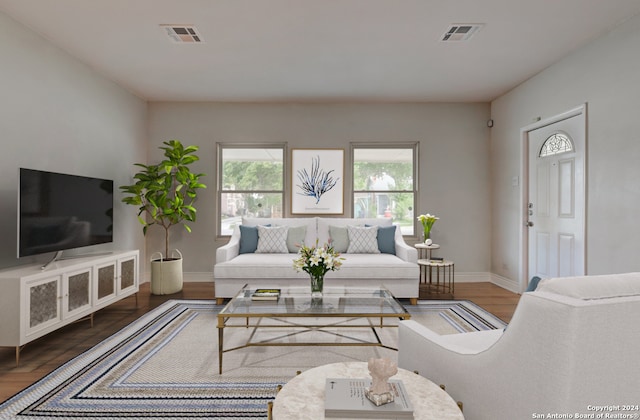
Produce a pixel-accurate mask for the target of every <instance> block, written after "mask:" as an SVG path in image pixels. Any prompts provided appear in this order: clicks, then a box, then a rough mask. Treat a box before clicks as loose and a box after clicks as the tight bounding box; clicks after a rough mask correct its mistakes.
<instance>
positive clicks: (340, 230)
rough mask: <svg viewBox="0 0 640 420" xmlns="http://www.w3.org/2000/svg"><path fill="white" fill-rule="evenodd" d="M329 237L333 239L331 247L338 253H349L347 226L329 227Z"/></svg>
mask: <svg viewBox="0 0 640 420" xmlns="http://www.w3.org/2000/svg"><path fill="white" fill-rule="evenodd" d="M329 237H330V238H331V246H333V250H334V251H336V252H347V249H348V248H349V234H348V233H347V227H346V226H331V225H329Z"/></svg>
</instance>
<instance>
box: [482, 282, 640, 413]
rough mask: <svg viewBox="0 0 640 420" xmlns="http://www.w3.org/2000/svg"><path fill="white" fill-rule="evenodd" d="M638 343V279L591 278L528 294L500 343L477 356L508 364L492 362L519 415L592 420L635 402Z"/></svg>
mask: <svg viewBox="0 0 640 420" xmlns="http://www.w3.org/2000/svg"><path fill="white" fill-rule="evenodd" d="M639 344H640V273H629V274H623V275H607V276H585V277H580V278H562V279H549V280H543V281H542V282H541V283H540V286H538V289H537V290H536V291H535V292H530V293H524V294H523V295H522V298H521V299H520V302H519V304H518V307H517V308H516V311H515V313H514V316H513V318H512V320H511V323H510V324H509V326H508V328H507V331H506V332H505V333H504V334H503V336H502V338H501V339H500V340H498V341H497V342H496V343H495V345H494V346H493V347H492V348H491V349H490V350H488V351H487V352H485V354H481V355H478V356H479V357H480V358H482V357H487V358H491V357H492V356H491V355H492V354H493V355H494V356H493V357H500V358H503V360H502V362H499V361H498V360H493V362H495V363H496V366H499V367H500V369H499V370H500V371H501V375H504V380H505V382H510V383H511V384H512V385H513V386H512V387H511V389H509V387H502V389H501V391H502V392H503V393H506V394H511V395H504V398H506V399H509V398H512V399H513V400H512V401H521V403H520V405H521V409H522V410H523V411H521V413H524V412H525V411H526V412H528V413H529V414H528V415H529V416H530V415H531V414H532V413H535V412H545V413H548V412H558V413H561V412H567V413H587V414H588V413H590V412H589V411H588V410H587V407H588V406H589V405H607V404H608V405H612V404H618V403H619V404H625V403H624V402H623V401H637V399H638V395H640V394H639V392H640V361H639V360H638V345H639ZM496 373H498V372H496ZM496 391H498V390H496ZM522 395H525V396H526V397H525V398H523V397H522ZM501 398H502V396H501ZM536 410H538V411H536ZM540 410H542V411H540ZM529 418H530V417H529Z"/></svg>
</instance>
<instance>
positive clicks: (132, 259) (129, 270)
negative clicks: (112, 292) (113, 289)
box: [118, 255, 138, 295]
mask: <svg viewBox="0 0 640 420" xmlns="http://www.w3.org/2000/svg"><path fill="white" fill-rule="evenodd" d="M137 286H138V257H137V255H131V256H128V257H124V258H120V259H118V295H121V294H125V293H128V292H130V291H133V292H135V291H137V290H138V288H137Z"/></svg>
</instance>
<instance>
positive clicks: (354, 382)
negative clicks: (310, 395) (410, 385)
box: [324, 378, 413, 419]
mask: <svg viewBox="0 0 640 420" xmlns="http://www.w3.org/2000/svg"><path fill="white" fill-rule="evenodd" d="M389 384H390V386H391V392H392V393H393V395H394V401H393V402H390V403H388V404H383V405H380V406H376V405H375V404H374V403H372V402H371V401H369V399H368V398H367V397H366V395H365V392H366V389H367V388H368V387H370V386H371V379H362V378H355V379H345V378H336V379H332V378H329V379H327V383H326V387H325V406H324V415H325V417H328V418H330V417H343V418H354V419H390V418H392V419H413V406H412V405H411V401H409V395H408V393H407V390H406V388H405V387H404V384H403V383H402V381H401V380H399V379H391V380H389Z"/></svg>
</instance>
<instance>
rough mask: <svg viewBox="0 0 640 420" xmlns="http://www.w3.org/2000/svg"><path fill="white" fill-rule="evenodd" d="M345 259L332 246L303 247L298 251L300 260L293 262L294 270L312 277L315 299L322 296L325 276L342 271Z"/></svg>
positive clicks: (312, 289)
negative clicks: (331, 272) (330, 272)
mask: <svg viewBox="0 0 640 420" xmlns="http://www.w3.org/2000/svg"><path fill="white" fill-rule="evenodd" d="M343 260H344V258H342V257H340V253H338V252H336V251H335V250H334V249H333V247H332V246H330V245H329V244H325V245H324V246H323V247H318V243H317V242H316V246H314V247H308V246H305V245H302V246H301V247H300V250H299V251H298V258H296V259H295V260H293V268H295V270H296V271H304V272H307V273H309V276H310V277H311V295H312V296H314V297H321V296H322V288H323V283H324V275H325V274H326V273H327V271H335V270H338V269H340V266H341V265H342V261H343Z"/></svg>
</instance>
